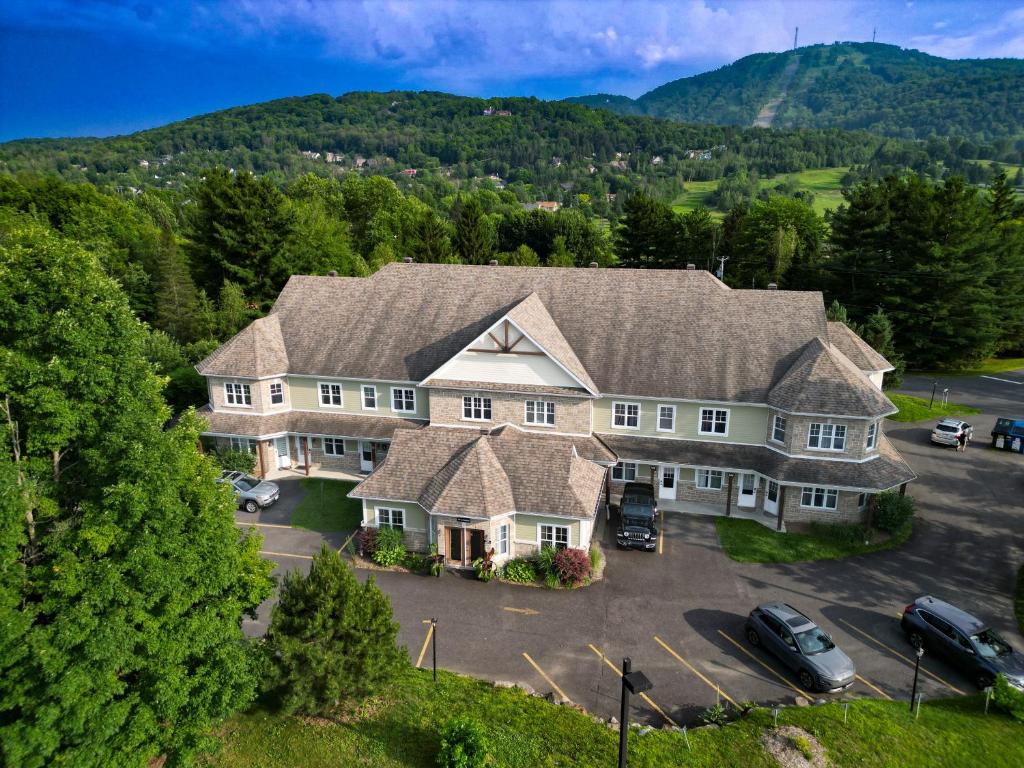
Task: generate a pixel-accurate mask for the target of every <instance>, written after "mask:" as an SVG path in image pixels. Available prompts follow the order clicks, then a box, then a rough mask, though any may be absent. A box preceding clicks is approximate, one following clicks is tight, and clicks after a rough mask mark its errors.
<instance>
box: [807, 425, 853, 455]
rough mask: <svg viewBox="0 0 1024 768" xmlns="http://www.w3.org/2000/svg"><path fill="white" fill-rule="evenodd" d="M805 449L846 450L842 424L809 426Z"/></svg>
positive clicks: (844, 428) (844, 432)
mask: <svg viewBox="0 0 1024 768" xmlns="http://www.w3.org/2000/svg"><path fill="white" fill-rule="evenodd" d="M807 447H808V448H814V449H816V450H819V451H842V450H844V449H845V448H846V427H844V426H843V425H842V424H811V429H810V431H809V432H808V433H807Z"/></svg>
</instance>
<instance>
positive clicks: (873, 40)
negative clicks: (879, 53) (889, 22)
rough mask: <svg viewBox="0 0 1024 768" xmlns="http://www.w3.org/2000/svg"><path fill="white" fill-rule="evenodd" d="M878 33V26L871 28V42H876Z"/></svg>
mask: <svg viewBox="0 0 1024 768" xmlns="http://www.w3.org/2000/svg"><path fill="white" fill-rule="evenodd" d="M877 34H878V27H875V28H874V29H872V30H871V42H872V43H873V42H875V35H877Z"/></svg>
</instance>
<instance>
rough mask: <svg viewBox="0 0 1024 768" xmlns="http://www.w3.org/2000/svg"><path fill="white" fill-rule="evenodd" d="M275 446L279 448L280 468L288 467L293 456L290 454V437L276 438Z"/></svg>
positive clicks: (278, 464) (278, 462)
mask: <svg viewBox="0 0 1024 768" xmlns="http://www.w3.org/2000/svg"><path fill="white" fill-rule="evenodd" d="M274 448H275V449H276V450H277V466H278V469H287V468H288V467H290V466H291V465H292V457H291V456H289V455H288V438H287V437H279V438H277V439H276V440H274Z"/></svg>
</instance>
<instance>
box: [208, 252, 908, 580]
mask: <svg viewBox="0 0 1024 768" xmlns="http://www.w3.org/2000/svg"><path fill="white" fill-rule="evenodd" d="M890 369H891V366H890V364H889V363H888V362H887V361H886V360H885V359H884V358H882V357H881V356H880V355H878V354H877V353H876V352H875V351H874V350H873V349H871V348H870V347H869V346H868V345H867V344H865V343H864V342H863V341H862V340H861V339H860V338H859V337H858V336H857V335H856V334H854V333H853V332H852V331H851V330H850V329H849V328H847V327H846V326H845V325H843V324H841V323H833V322H828V321H827V320H826V317H825V309H824V305H823V301H822V297H821V294H820V293H816V292H794V291H780V290H733V289H730V288H729V287H728V286H726V285H725V284H724V283H722V282H720V281H719V280H717V279H716V278H715V277H714V276H713V275H712V274H711V273H709V272H706V271H703V270H696V269H693V268H690V269H687V270H629V269H554V268H544V267H540V268H531V267H522V268H519V267H498V266H454V265H440V264H413V263H401V264H397V263H396V264H391V265H388V266H386V267H384V268H383V269H381V270H380V271H379V272H377V273H376V274H374V275H373V276H372V277H368V278H348V277H304V276H296V277H292V278H291V280H289V282H288V284H287V286H286V287H285V289H284V290H283V291H282V293H281V295H280V297H279V298H278V300H277V302H276V304H275V305H274V308H273V310H272V311H271V312H270V314H269V315H267V316H266V317H265V318H262V319H260V320H256V321H255V322H253V323H252V324H251V325H249V326H248V327H247V328H246V329H244V330H243V331H241V332H240V333H239V334H238V335H236V336H235V337H234V338H232V339H231V340H230V341H228V342H227V343H226V344H225V345H224V346H222V347H221V348H219V349H218V350H217V351H215V352H214V353H213V354H212V355H210V357H208V358H207V359H206V360H204V361H203V362H202V363H200V364H199V366H198V370H199V372H200V373H201V374H203V375H204V376H205V377H206V378H207V381H208V382H209V391H210V404H209V405H208V406H206V407H205V408H204V409H203V413H204V415H205V418H206V419H207V421H208V423H209V426H208V431H207V432H206V435H207V437H208V438H209V439H211V440H213V441H215V442H216V443H217V444H218V445H220V446H221V447H229V446H230V447H235V448H240V449H242V450H250V451H252V452H254V453H256V454H257V465H258V467H259V469H260V472H261V473H264V474H267V473H272V472H274V471H277V470H279V469H284V468H296V467H301V468H303V469H304V470H305V471H307V472H309V471H312V472H316V471H322V470H344V471H348V472H351V473H354V474H362V475H365V479H364V480H363V481H362V482H361V483H360V484H359V485H358V486H357V487H356V488H355V489H354V490H353V491H352V494H351V495H352V496H353V497H355V498H359V499H361V500H362V504H363V511H364V514H363V522H364V525H367V526H389V527H394V528H400V529H402V530H403V531H404V533H405V537H406V540H407V543H408V545H409V546H410V547H412V548H415V549H418V550H426V549H427V548H428V547H429V546H430V545H431V544H436V545H437V547H438V549H439V551H441V552H442V553H444V554H445V555H446V556H447V558H448V561H449V563H452V564H455V565H459V564H462V565H468V564H469V563H471V562H472V560H473V559H475V558H476V557H477V556H479V555H480V554H482V553H483V552H484V551H485V550H489V549H491V548H493V549H494V550H495V552H496V557H497V559H498V560H499V561H502V560H504V559H506V558H509V557H513V556H517V555H523V554H528V553H531V552H534V551H536V550H537V549H538V548H539V547H542V546H544V545H549V544H550V545H552V546H555V547H562V546H570V547H583V548H586V547H587V546H588V545H589V543H590V538H591V535H592V533H593V530H594V524H595V521H596V520H597V516H598V515H599V514H603V510H604V504H605V503H606V502H607V501H608V500H609V499H610V498H613V497H614V495H615V494H616V492H617V491H619V490H621V487H622V484H623V483H625V482H628V481H632V480H647V479H649V480H650V481H651V482H652V483H653V484H654V486H655V488H656V492H657V494H658V496H659V498H660V500H661V501H660V506H661V508H662V509H663V510H665V513H666V514H677V513H686V512H688V511H691V512H692V511H700V512H717V513H729V514H737V515H743V516H748V517H754V518H756V519H759V520H761V521H762V522H764V523H765V524H767V525H771V526H773V527H778V528H779V529H782V528H784V524H785V523H786V522H789V523H792V522H796V521H834V522H840V521H841V522H856V521H861V520H863V519H864V517H865V516H866V514H868V509H869V506H870V500H871V497H872V495H873V494H876V493H878V492H880V491H883V490H887V489H890V488H894V487H898V486H903V485H904V484H905V483H907V482H908V481H909V480H912V479H913V477H914V475H913V472H912V471H911V470H910V468H909V467H908V466H907V464H906V463H905V462H904V461H903V460H902V459H901V458H900V456H899V454H898V453H897V452H896V450H895V449H894V448H893V446H892V445H890V443H889V441H888V440H887V439H886V437H885V435H884V433H883V421H884V418H885V416H886V415H888V414H891V413H893V412H895V410H896V409H895V407H894V406H893V405H892V403H891V402H890V401H889V400H888V399H887V398H886V397H885V395H884V394H883V393H882V391H881V382H882V375H883V374H884V372H885V371H887V370H890Z"/></svg>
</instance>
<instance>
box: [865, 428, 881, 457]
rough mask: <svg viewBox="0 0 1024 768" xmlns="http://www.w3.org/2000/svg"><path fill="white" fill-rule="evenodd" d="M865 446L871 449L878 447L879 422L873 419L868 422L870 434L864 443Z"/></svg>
mask: <svg viewBox="0 0 1024 768" xmlns="http://www.w3.org/2000/svg"><path fill="white" fill-rule="evenodd" d="M864 447H865V448H867V449H868V450H869V451H870V450H872V449H874V448H877V447H878V422H877V421H873V422H871V423H870V424H868V436H867V440H866V441H865V443H864Z"/></svg>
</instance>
